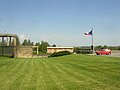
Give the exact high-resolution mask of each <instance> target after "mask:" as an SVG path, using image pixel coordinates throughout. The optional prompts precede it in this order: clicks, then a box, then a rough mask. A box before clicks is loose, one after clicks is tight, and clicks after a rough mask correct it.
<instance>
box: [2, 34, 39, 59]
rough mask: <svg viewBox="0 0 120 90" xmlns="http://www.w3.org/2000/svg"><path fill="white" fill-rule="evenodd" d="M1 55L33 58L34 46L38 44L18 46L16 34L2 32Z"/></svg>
mask: <svg viewBox="0 0 120 90" xmlns="http://www.w3.org/2000/svg"><path fill="white" fill-rule="evenodd" d="M0 40H1V41H0V42H1V45H0V55H2V56H12V57H16V58H31V57H32V56H33V48H37V51H36V52H37V54H38V46H17V41H16V40H17V35H16V34H0Z"/></svg>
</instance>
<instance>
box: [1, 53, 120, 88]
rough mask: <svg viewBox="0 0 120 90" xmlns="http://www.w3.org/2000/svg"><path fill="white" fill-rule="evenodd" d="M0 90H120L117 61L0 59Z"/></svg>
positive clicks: (73, 57)
mask: <svg viewBox="0 0 120 90" xmlns="http://www.w3.org/2000/svg"><path fill="white" fill-rule="evenodd" d="M0 90H120V58H112V57H101V56H89V55H88V56H87V55H68V56H62V57H57V58H31V59H17V58H6V57H0Z"/></svg>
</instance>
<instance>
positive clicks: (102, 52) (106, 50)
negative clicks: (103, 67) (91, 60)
mask: <svg viewBox="0 0 120 90" xmlns="http://www.w3.org/2000/svg"><path fill="white" fill-rule="evenodd" d="M96 54H97V55H103V54H105V55H109V54H111V50H110V49H101V50H98V51H96Z"/></svg>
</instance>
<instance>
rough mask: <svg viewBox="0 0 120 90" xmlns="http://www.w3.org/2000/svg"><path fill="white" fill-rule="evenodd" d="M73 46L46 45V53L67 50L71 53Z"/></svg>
mask: <svg viewBox="0 0 120 90" xmlns="http://www.w3.org/2000/svg"><path fill="white" fill-rule="evenodd" d="M73 50H74V47H47V53H54V52H60V51H69V52H71V53H73Z"/></svg>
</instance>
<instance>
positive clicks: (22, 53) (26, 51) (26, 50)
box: [15, 46, 38, 58]
mask: <svg viewBox="0 0 120 90" xmlns="http://www.w3.org/2000/svg"><path fill="white" fill-rule="evenodd" d="M33 48H37V55H38V46H17V50H16V56H15V57H17V58H32V57H33Z"/></svg>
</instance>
